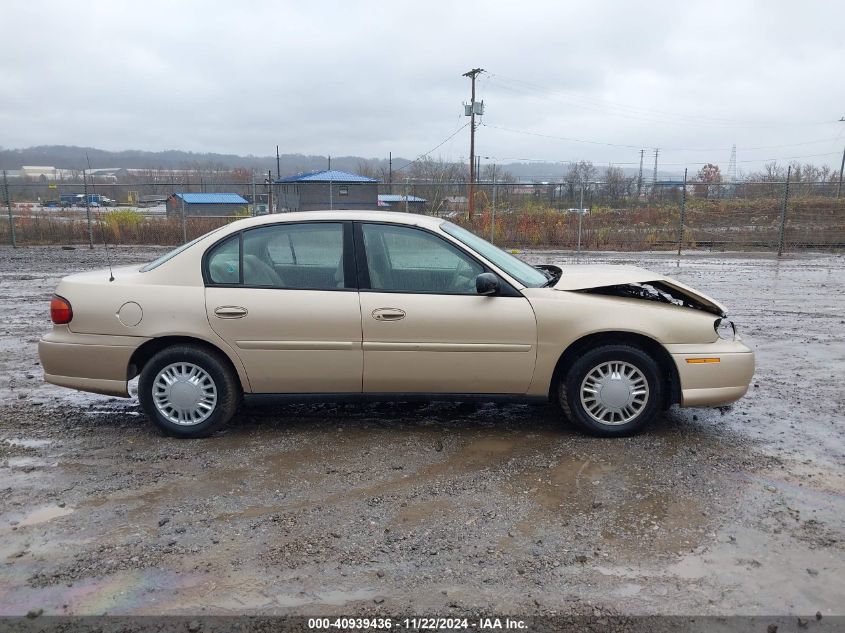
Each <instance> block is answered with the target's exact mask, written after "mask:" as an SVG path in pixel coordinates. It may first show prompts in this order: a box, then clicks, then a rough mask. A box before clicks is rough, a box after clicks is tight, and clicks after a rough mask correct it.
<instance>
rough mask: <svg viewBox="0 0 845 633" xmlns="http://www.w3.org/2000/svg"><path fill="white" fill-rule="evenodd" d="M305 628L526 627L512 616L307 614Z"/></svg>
mask: <svg viewBox="0 0 845 633" xmlns="http://www.w3.org/2000/svg"><path fill="white" fill-rule="evenodd" d="M308 628H309V629H311V630H315V631H321V630H322V631H331V630H367V629H372V630H392V629H396V630H404V629H407V630H412V631H424V630H453V631H459V630H467V629H476V630H482V631H485V630H491V631H492V630H511V631H519V630H525V629H527V628H528V627H527V624H526V622H525V621H524V620H520V619H512V618H497V617H482V618H478V619H477V620H470V619H469V618H438V617H412V618H383V617H373V618H360V617H358V618H354V617H335V618H309V619H308Z"/></svg>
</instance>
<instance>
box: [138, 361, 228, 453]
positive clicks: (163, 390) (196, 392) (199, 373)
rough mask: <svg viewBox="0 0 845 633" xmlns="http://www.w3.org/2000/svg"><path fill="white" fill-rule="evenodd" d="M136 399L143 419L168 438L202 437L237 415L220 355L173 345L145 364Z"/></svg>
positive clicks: (223, 362) (224, 364)
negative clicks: (144, 415)
mask: <svg viewBox="0 0 845 633" xmlns="http://www.w3.org/2000/svg"><path fill="white" fill-rule="evenodd" d="M138 399H139V400H140V402H141V407H142V408H143V409H144V412H145V413H146V414H147V417H148V418H150V420H151V421H152V422H153V423H154V424H155V425H156V426H157V427H158V428H159V429H161V430H162V431H163V432H164V433H166V434H167V435H173V436H176V437H183V438H192V437H206V436H208V435H211V434H212V433H214V432H215V431H216V430H218V429H219V428H220V427H222V426H223V425H224V424H226V423H227V422H228V421H229V420H230V419H231V418H232V416H233V415H234V414H235V410H236V408H237V405H238V401H239V399H240V391H239V389H238V385H237V382H236V379H235V377H234V376H233V374H232V371H231V369H230V368H229V367H228V365H227V364H226V362H225V361H224V360H223V359H222V358H221V357H220V356H219V355H218V354H215V353H213V352H210V351H207V350H205V349H202V348H200V347H195V346H192V345H174V346H172V347H167V348H165V349H163V350H161V351H160V352H158V353H157V354H155V355H154V356H153V357H152V358H151V359H150V360H149V361H148V362H147V363H146V365H144V368H143V370H142V371H141V376H140V378H139V380H138Z"/></svg>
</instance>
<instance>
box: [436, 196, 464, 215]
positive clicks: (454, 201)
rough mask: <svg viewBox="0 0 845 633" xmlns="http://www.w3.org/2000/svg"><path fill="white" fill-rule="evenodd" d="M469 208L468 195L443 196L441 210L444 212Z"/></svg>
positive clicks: (454, 211)
mask: <svg viewBox="0 0 845 633" xmlns="http://www.w3.org/2000/svg"><path fill="white" fill-rule="evenodd" d="M466 210H467V197H466V196H446V197H445V198H443V208H442V210H441V212H442V213H443V214H447V213H459V212H464V211H466Z"/></svg>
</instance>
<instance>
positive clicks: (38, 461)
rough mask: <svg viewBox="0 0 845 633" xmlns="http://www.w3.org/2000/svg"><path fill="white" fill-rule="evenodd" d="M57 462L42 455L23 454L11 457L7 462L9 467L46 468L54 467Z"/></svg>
mask: <svg viewBox="0 0 845 633" xmlns="http://www.w3.org/2000/svg"><path fill="white" fill-rule="evenodd" d="M56 463H57V462H51V461H48V460H46V459H43V458H41V457H30V456H28V455H22V456H19V457H9V458H7V459H6V464H7V465H8V467H9V468H45V467H53V466H55V465H56Z"/></svg>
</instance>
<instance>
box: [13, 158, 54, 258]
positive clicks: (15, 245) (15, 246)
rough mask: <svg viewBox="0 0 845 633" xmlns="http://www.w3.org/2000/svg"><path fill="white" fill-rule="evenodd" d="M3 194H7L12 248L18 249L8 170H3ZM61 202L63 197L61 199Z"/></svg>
mask: <svg viewBox="0 0 845 633" xmlns="http://www.w3.org/2000/svg"><path fill="white" fill-rule="evenodd" d="M3 192H4V193H5V194H6V209H7V210H8V211H9V233H10V234H11V238H12V248H17V247H18V244H17V241H16V240H15V219H14V217H13V216H12V198H11V197H10V196H9V181H8V180H7V179H6V170H5V169H4V170H3ZM59 200H61V197H60V198H59Z"/></svg>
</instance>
